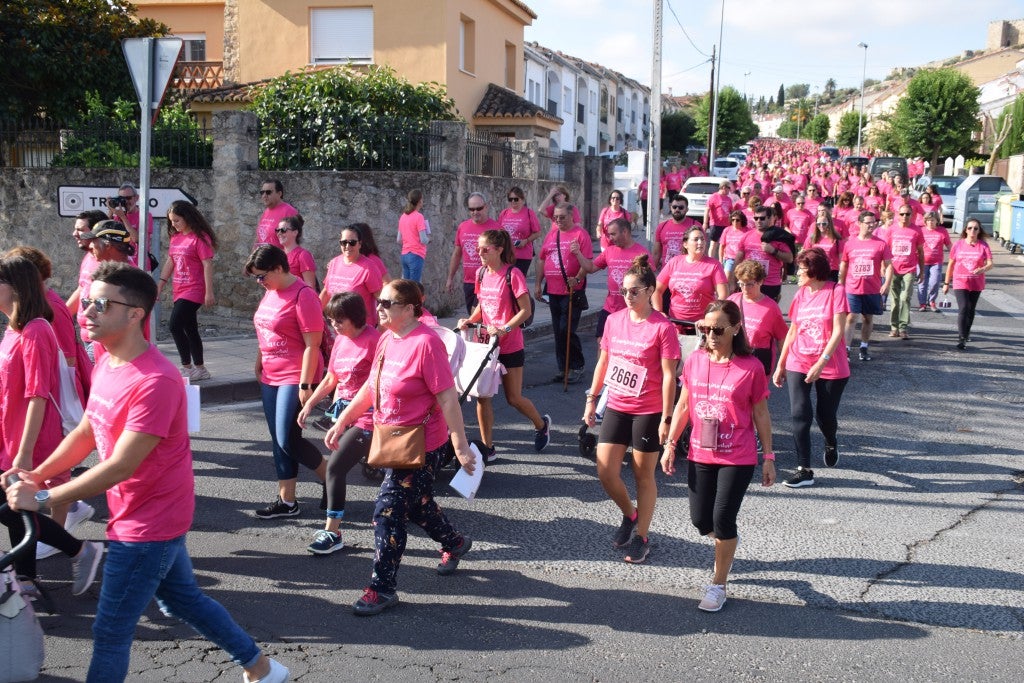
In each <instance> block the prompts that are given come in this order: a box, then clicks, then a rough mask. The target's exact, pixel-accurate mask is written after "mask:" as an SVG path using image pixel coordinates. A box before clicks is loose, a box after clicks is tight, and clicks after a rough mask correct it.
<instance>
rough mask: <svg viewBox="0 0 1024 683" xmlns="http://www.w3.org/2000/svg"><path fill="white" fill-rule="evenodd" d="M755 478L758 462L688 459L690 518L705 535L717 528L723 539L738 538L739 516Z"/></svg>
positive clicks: (718, 536) (719, 535)
mask: <svg viewBox="0 0 1024 683" xmlns="http://www.w3.org/2000/svg"><path fill="white" fill-rule="evenodd" d="M753 478H754V465H706V464H704V463H701V462H694V461H693V460H688V461H687V474H686V479H687V481H686V485H687V487H688V488H689V489H690V521H691V522H693V526H695V527H697V531H699V532H700V535H701V536H707V535H708V534H709V533H711V532H712V531H714V532H715V538H717V539H718V540H720V541H728V540H730V539H733V538H736V517H737V516H738V515H739V514H740V505H742V504H743V495H744V494H745V493H746V492H747V487H748V486H750V480H751V479H753Z"/></svg>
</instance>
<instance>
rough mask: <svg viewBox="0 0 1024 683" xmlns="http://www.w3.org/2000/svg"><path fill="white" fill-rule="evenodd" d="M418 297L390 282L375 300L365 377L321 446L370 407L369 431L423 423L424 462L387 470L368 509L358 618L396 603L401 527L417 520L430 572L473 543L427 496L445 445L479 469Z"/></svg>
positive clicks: (403, 283) (413, 288) (409, 287)
mask: <svg viewBox="0 0 1024 683" xmlns="http://www.w3.org/2000/svg"><path fill="white" fill-rule="evenodd" d="M422 311H423V295H422V294H421V293H420V289H419V284H418V283H416V282H413V281H412V280H405V279H398V280H392V281H391V282H389V283H388V284H386V285H384V289H383V290H382V291H381V293H380V299H379V300H378V301H377V316H378V320H379V321H380V329H381V337H380V341H379V342H378V343H377V349H376V351H375V356H374V360H373V365H372V366H371V369H370V376H369V378H368V379H367V380H366V383H365V384H363V386H362V388H360V389H359V391H358V392H357V393H356V395H355V397H354V398H353V399H352V402H351V403H350V404H349V406H348V407H347V408H346V409H345V410H343V411H342V413H341V415H339V416H338V421H337V423H336V425H335V428H334V429H332V430H331V432H329V433H328V438H326V439H325V441H324V442H325V443H326V444H327V447H328V448H331V449H335V448H337V447H338V445H339V441H338V439H337V436H338V434H339V433H340V432H341V431H342V430H344V429H345V428H346V427H348V426H349V425H350V424H352V423H354V422H355V421H356V420H357V419H359V418H360V417H361V416H362V415H363V413H365V412H366V411H367V410H368V409H369V408H371V407H372V408H373V423H374V434H379V433H381V431H382V430H384V431H386V430H387V428H388V426H389V425H419V424H422V425H423V426H424V446H425V450H426V454H425V459H424V465H423V467H420V468H418V469H388V470H386V472H387V473H386V474H385V475H384V481H383V482H382V483H381V486H380V492H379V493H378V494H377V505H376V507H375V508H374V512H373V537H374V546H375V552H374V557H373V574H372V578H371V579H370V585H369V586H368V587H367V588H366V589H365V590H364V592H363V596H362V597H361V598H359V599H358V600H356V602H355V603H354V604H353V605H352V611H353V612H355V613H356V614H358V615H372V614H379V613H381V612H383V611H384V610H385V609H388V608H390V607H394V606H395V605H397V604H398V594H397V593H396V592H395V589H396V588H397V586H398V567H399V565H400V564H401V561H402V554H403V553H404V552H405V543H406V537H407V532H406V524H407V523H408V522H409V521H411V522H413V523H414V524H417V525H419V526H420V527H422V528H423V530H424V531H425V532H426V533H427V535H428V536H430V538H432V539H433V540H434V541H435V542H437V543H439V544H440V545H441V562H440V564H438V565H437V573H438V574H441V575H442V576H448V575H450V574H454V573H455V570H456V569H457V568H458V566H459V561H460V559H461V558H462V556H463V555H465V554H466V552H467V551H468V550H469V549H470V548H471V547H472V545H473V541H472V539H470V537H469V536H467V535H465V534H462V533H460V532H458V531H456V530H455V528H454V527H453V526H452V524H451V522H449V521H448V518H447V517H446V516H445V514H444V512H442V511H441V508H440V507H439V506H438V504H437V502H436V501H435V500H434V478H435V477H436V476H437V474H438V473H439V472H440V470H441V467H442V466H443V464H444V462H445V461H446V457H447V455H448V453H449V446H448V435H449V433H450V434H451V448H452V449H454V451H455V455H456V457H457V458H458V459H459V462H460V463H462V467H463V469H465V470H466V471H467V472H468V473H470V474H471V473H472V472H473V470H474V468H475V467H477V466H481V464H480V463H477V462H476V457H475V456H474V455H473V452H472V451H471V450H470V448H469V443H468V441H467V440H466V429H465V426H464V424H463V422H462V410H461V408H460V407H459V397H458V394H457V393H456V391H455V379H454V377H453V376H452V371H451V367H450V366H449V365H448V354H447V352H446V351H445V348H444V342H442V341H441V338H440V337H438V336H437V335H436V334H435V333H434V332H432V331H431V330H429V329H427V327H426V326H425V325H423V324H422V323H420V321H419V320H418V318H419V316H420V315H421V314H422Z"/></svg>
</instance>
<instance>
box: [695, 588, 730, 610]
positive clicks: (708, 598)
mask: <svg viewBox="0 0 1024 683" xmlns="http://www.w3.org/2000/svg"><path fill="white" fill-rule="evenodd" d="M723 607H725V586H721V585H719V584H716V583H713V584H711V585H710V586H708V587H707V588H705V589H704V599H703V600H701V601H700V604H699V605H697V609H699V610H703V611H705V612H717V611H718V610H720V609H722V608H723Z"/></svg>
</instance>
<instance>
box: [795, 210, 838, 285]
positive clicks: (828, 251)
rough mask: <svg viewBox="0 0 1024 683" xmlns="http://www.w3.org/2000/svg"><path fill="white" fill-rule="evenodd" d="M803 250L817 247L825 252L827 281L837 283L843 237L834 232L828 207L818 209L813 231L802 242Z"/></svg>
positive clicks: (836, 231) (834, 228)
mask: <svg viewBox="0 0 1024 683" xmlns="http://www.w3.org/2000/svg"><path fill="white" fill-rule="evenodd" d="M803 247H804V249H810V248H811V247H818V248H819V249H821V250H822V251H823V252H825V258H827V259H828V269H829V276H828V277H829V279H830V280H832V282H839V261H840V260H841V259H842V256H843V237H842V236H841V235H840V234H839V231H838V230H836V227H835V225H834V224H833V222H832V213H831V212H830V211H829V210H828V207H827V206H825V205H821V206H819V207H818V212H817V216H816V217H815V219H814V229H813V230H811V231H809V232H808V233H807V239H806V240H804V244H803Z"/></svg>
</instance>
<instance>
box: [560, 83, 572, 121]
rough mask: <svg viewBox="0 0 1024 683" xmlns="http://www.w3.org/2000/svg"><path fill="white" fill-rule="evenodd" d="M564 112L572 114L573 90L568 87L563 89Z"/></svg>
mask: <svg viewBox="0 0 1024 683" xmlns="http://www.w3.org/2000/svg"><path fill="white" fill-rule="evenodd" d="M562 111H563V112H565V113H566V114H572V90H570V89H569V88H568V87H563V88H562Z"/></svg>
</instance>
